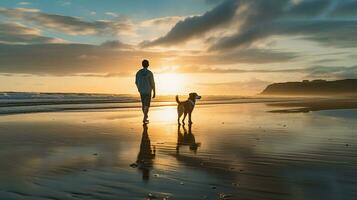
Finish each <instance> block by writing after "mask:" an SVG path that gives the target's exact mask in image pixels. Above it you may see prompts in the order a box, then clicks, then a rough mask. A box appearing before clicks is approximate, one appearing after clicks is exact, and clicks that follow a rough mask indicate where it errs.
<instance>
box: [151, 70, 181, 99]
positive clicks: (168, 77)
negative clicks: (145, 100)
mask: <svg viewBox="0 0 357 200" xmlns="http://www.w3.org/2000/svg"><path fill="white" fill-rule="evenodd" d="M155 81H156V87H157V89H156V90H157V93H158V94H178V93H183V90H184V88H185V87H184V84H185V77H184V76H183V75H182V74H158V75H156V77H155Z"/></svg>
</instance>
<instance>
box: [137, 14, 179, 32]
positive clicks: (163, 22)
mask: <svg viewBox="0 0 357 200" xmlns="http://www.w3.org/2000/svg"><path fill="white" fill-rule="evenodd" d="M185 18H186V17H185V16H168V17H159V18H154V19H148V20H144V21H142V22H141V23H140V26H142V27H151V28H155V29H156V28H160V29H167V28H171V27H172V26H174V25H175V24H176V23H177V22H179V21H181V20H184V19H185Z"/></svg>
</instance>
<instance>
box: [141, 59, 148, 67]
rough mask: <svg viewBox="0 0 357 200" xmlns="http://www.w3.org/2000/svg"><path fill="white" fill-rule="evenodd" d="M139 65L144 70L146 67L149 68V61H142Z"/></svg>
mask: <svg viewBox="0 0 357 200" xmlns="http://www.w3.org/2000/svg"><path fill="white" fill-rule="evenodd" d="M141 65H142V66H143V67H144V68H148V67H149V61H148V60H143V62H142V63H141Z"/></svg>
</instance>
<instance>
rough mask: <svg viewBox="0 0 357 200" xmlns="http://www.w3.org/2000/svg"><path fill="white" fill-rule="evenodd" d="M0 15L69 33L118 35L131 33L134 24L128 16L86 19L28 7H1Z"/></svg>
mask: <svg viewBox="0 0 357 200" xmlns="http://www.w3.org/2000/svg"><path fill="white" fill-rule="evenodd" d="M0 15H2V16H6V17H8V18H11V19H17V20H22V21H25V22H31V23H34V24H36V25H37V26H39V27H43V28H47V29H52V30H55V31H59V32H63V33H66V34H69V35H99V34H112V35H117V34H130V33H132V31H133V25H132V23H131V22H130V21H129V20H128V19H127V18H126V17H116V18H115V19H113V20H97V21H84V20H82V19H80V18H77V17H71V16H63V15H56V14H47V13H43V12H40V11H39V10H35V9H26V8H14V9H12V8H0Z"/></svg>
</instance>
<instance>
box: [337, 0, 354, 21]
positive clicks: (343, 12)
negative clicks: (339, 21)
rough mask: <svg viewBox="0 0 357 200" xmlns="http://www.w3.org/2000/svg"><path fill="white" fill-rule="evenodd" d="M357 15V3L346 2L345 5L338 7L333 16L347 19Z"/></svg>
mask: <svg viewBox="0 0 357 200" xmlns="http://www.w3.org/2000/svg"><path fill="white" fill-rule="evenodd" d="M356 13H357V1H356V0H345V1H344V3H339V4H337V5H336V7H335V9H334V10H333V12H332V13H331V15H332V16H337V17H341V16H342V17H347V16H356Z"/></svg>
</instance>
